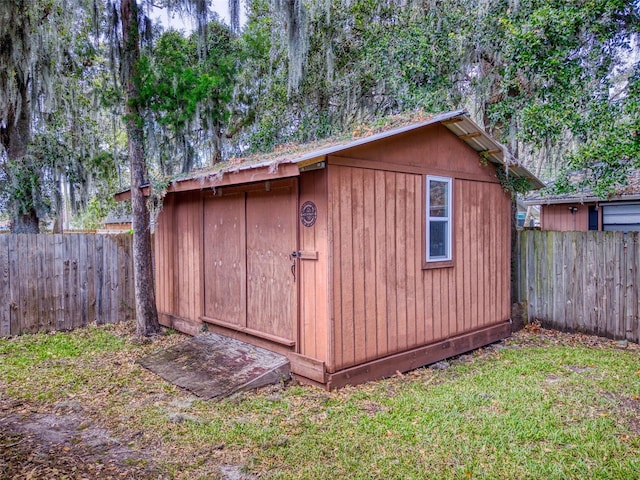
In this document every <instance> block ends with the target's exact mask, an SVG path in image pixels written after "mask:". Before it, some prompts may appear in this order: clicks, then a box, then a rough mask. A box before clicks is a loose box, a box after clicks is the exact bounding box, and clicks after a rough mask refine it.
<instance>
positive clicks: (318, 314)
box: [299, 169, 329, 362]
mask: <svg viewBox="0 0 640 480" xmlns="http://www.w3.org/2000/svg"><path fill="white" fill-rule="evenodd" d="M307 201H312V202H314V203H315V205H316V208H317V212H318V217H317V218H316V222H315V223H314V224H313V225H312V226H310V227H306V226H300V227H299V231H300V251H301V252H302V253H303V258H301V259H300V292H299V295H300V302H299V304H300V353H301V354H303V355H305V356H307V357H310V358H314V359H317V360H319V361H323V362H326V361H328V359H329V350H328V349H329V329H328V327H329V325H328V323H327V318H328V317H329V315H328V305H329V290H328V286H329V281H328V276H327V275H328V258H329V257H328V255H327V252H328V251H329V247H328V237H327V221H328V216H327V175H326V170H324V169H323V170H313V171H311V172H306V173H304V174H303V175H301V176H300V202H299V203H300V205H303V204H304V203H305V202H307ZM314 256H315V257H316V258H315V259H314V258H312V257H314Z"/></svg>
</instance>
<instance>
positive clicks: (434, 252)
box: [425, 175, 453, 262]
mask: <svg viewBox="0 0 640 480" xmlns="http://www.w3.org/2000/svg"><path fill="white" fill-rule="evenodd" d="M452 185H453V183H452V181H451V178H449V177H436V176H432V175H427V208H426V235H425V237H426V246H425V247H426V259H427V262H446V261H450V260H452V258H453V257H452V255H451V228H452V227H451V226H452V223H453V221H452V208H451V205H452V197H453V192H452V188H451V187H452Z"/></svg>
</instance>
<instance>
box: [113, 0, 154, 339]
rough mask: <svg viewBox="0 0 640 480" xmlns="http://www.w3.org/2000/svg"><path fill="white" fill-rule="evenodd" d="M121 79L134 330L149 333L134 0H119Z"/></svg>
mask: <svg viewBox="0 0 640 480" xmlns="http://www.w3.org/2000/svg"><path fill="white" fill-rule="evenodd" d="M120 16H121V19H122V43H123V52H122V63H121V68H122V82H123V86H124V91H125V98H126V107H125V113H126V128H127V137H128V146H129V162H130V165H131V212H132V218H131V220H132V222H131V223H132V227H133V275H134V285H135V299H136V318H137V334H138V335H139V336H152V335H156V334H158V333H159V332H160V323H159V322H158V311H157V309H156V296H155V289H154V284H153V270H152V263H151V232H150V227H149V210H148V208H147V203H146V199H145V197H144V193H143V190H142V185H143V184H144V181H145V173H146V165H145V158H144V143H143V140H144V139H143V135H144V133H143V128H142V122H143V120H142V116H141V115H140V111H139V103H138V102H139V88H138V86H139V80H140V79H139V77H138V62H139V59H140V45H139V30H138V6H137V4H136V0H122V2H121V5H120Z"/></svg>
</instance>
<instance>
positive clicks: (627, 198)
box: [524, 194, 640, 206]
mask: <svg viewBox="0 0 640 480" xmlns="http://www.w3.org/2000/svg"><path fill="white" fill-rule="evenodd" d="M639 200H640V194H634V195H617V196H615V197H611V198H605V199H602V198H598V197H594V196H584V197H571V198H539V199H535V200H525V201H524V204H525V205H526V206H535V205H563V204H565V205H566V204H570V203H579V204H584V203H611V202H634V201H639Z"/></svg>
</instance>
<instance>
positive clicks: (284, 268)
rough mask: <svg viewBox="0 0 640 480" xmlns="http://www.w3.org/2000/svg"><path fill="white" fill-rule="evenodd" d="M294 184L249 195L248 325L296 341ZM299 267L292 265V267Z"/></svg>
mask: <svg viewBox="0 0 640 480" xmlns="http://www.w3.org/2000/svg"><path fill="white" fill-rule="evenodd" d="M294 189H295V183H290V184H289V185H286V186H283V187H280V188H272V189H271V191H270V192H265V191H260V192H249V193H248V194H247V227H246V228H247V327H248V328H250V329H253V330H257V331H260V332H264V333H268V334H271V335H275V336H277V337H281V338H284V339H287V340H291V341H297V338H296V337H297V328H296V327H297V325H296V324H297V322H296V321H295V319H296V318H297V303H296V302H297V298H296V297H297V296H296V286H295V285H296V284H295V282H294V275H293V273H292V270H291V266H292V261H291V259H290V255H291V252H293V251H295V250H297V242H296V208H297V207H296V196H295V191H294ZM297 267H298V265H296V268H297ZM296 274H297V272H296Z"/></svg>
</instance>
